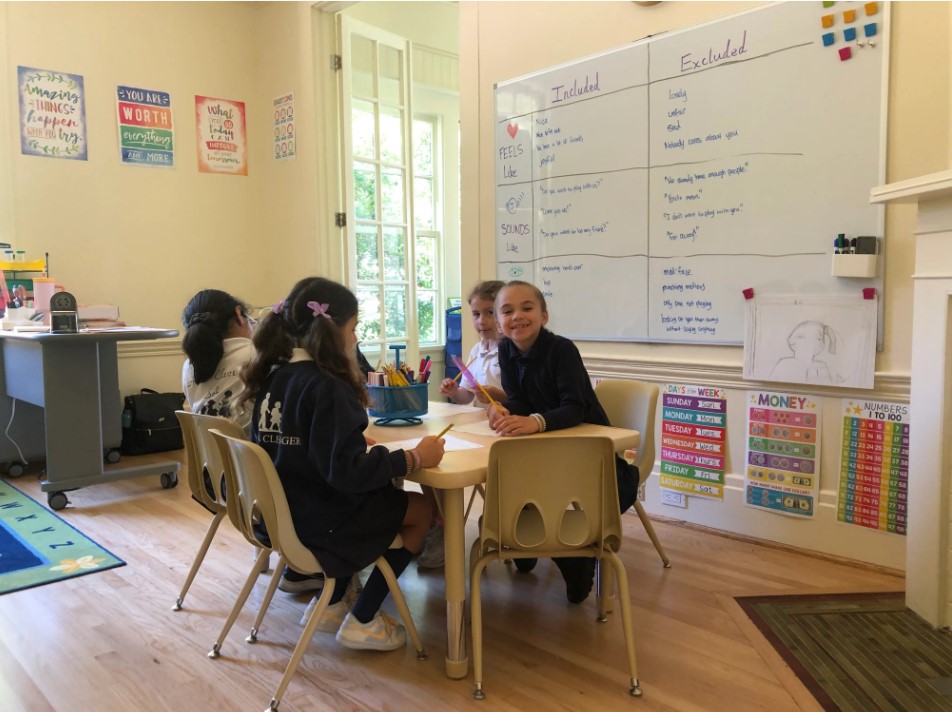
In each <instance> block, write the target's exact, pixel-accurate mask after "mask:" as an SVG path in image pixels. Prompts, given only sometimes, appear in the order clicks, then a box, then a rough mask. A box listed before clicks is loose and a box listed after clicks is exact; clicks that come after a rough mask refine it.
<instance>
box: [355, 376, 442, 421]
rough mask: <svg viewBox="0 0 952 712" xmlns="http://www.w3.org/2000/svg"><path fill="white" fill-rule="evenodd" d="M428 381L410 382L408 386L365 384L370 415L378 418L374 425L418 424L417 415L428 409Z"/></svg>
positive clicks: (424, 412)
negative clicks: (368, 393) (368, 394)
mask: <svg viewBox="0 0 952 712" xmlns="http://www.w3.org/2000/svg"><path fill="white" fill-rule="evenodd" d="M428 386H429V384H428V383H412V384H410V385H409V386H367V390H368V391H369V392H370V401H371V403H370V408H369V409H368V411H367V412H369V413H370V415H371V417H373V418H378V420H375V421H374V425H419V424H420V423H422V422H423V421H422V420H420V418H419V416H421V415H426V412H427V409H428V405H427V404H428V401H429V398H428V397H427V395H428V391H427V387H428Z"/></svg>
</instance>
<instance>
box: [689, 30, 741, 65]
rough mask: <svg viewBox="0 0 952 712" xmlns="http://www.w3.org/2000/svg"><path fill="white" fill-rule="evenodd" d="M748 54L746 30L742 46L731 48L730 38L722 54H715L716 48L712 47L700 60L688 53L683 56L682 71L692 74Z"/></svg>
mask: <svg viewBox="0 0 952 712" xmlns="http://www.w3.org/2000/svg"><path fill="white" fill-rule="evenodd" d="M746 52H747V30H744V34H743V36H742V37H741V40H740V44H739V45H735V46H734V47H731V39H730V38H728V40H727V44H726V45H724V49H723V51H721V52H715V51H714V48H713V47H711V48H709V49H708V50H707V56H702V57H701V58H700V59H695V57H696V55H694V54H692V53H691V52H688V53H687V54H682V55H681V71H682V72H692V71H694V70H695V69H703V68H704V67H712V66H714V65H715V64H718V63H719V62H723V61H724V60H725V59H731V58H732V57H739V56H740V55H742V54H745V53H746Z"/></svg>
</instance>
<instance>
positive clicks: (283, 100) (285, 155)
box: [273, 92, 296, 161]
mask: <svg viewBox="0 0 952 712" xmlns="http://www.w3.org/2000/svg"><path fill="white" fill-rule="evenodd" d="M273 111H274V158H275V160H276V161H286V160H288V159H289V158H294V156H295V153H296V151H295V146H294V143H295V141H294V92H289V93H287V94H285V95H284V96H279V97H277V98H276V99H274V101H273Z"/></svg>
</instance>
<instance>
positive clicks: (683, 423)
mask: <svg viewBox="0 0 952 712" xmlns="http://www.w3.org/2000/svg"><path fill="white" fill-rule="evenodd" d="M661 405H662V410H661V473H660V486H661V487H664V488H665V489H670V490H674V491H676V492H681V493H683V494H692V495H698V496H701V497H710V498H712V499H723V498H724V469H725V455H726V448H727V401H726V400H725V398H724V392H723V390H722V389H720V388H709V387H704V386H690V385H678V384H672V383H669V384H667V385H665V388H664V391H663V392H662V395H661Z"/></svg>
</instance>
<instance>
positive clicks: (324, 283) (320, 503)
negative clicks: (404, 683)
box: [242, 277, 443, 650]
mask: <svg viewBox="0 0 952 712" xmlns="http://www.w3.org/2000/svg"><path fill="white" fill-rule="evenodd" d="M356 329H357V298H356V297H355V296H354V295H353V293H351V291H350V290H348V289H347V288H346V287H344V286H343V285H341V284H337V283H336V282H332V281H331V280H328V279H323V278H320V277H310V278H307V279H303V280H301V281H300V282H298V283H297V284H296V285H294V287H293V288H292V289H291V292H290V293H289V294H288V296H287V297H286V298H285V299H284V300H282V301H281V302H279V303H278V304H275V305H274V307H272V309H271V313H270V314H266V315H265V317H264V319H263V320H262V322H261V326H260V327H259V328H258V330H257V331H256V332H255V335H254V347H255V352H256V355H255V357H254V359H253V360H252V361H251V362H250V363H249V364H248V365H247V366H246V367H245V369H244V370H243V371H242V380H243V381H244V383H245V392H244V394H243V395H242V399H243V400H245V401H249V402H250V401H251V400H252V399H253V401H254V409H253V416H252V420H251V435H252V439H253V440H254V441H255V442H257V443H259V444H260V445H261V446H262V447H263V448H264V449H265V450H266V451H267V452H268V454H269V455H270V456H271V459H272V460H273V461H274V465H275V469H276V470H277V472H278V475H279V477H280V478H281V483H282V485H283V486H284V491H285V493H286V495H287V498H288V505H289V507H290V509H291V519H292V521H293V522H294V528H295V530H296V532H297V535H298V537H299V538H300V540H301V541H302V542H303V543H304V545H305V546H307V547H308V548H309V549H311V550H312V551H313V552H314V555H315V556H316V557H317V560H318V561H320V562H321V567H322V568H323V569H324V573H325V574H326V575H327V576H331V577H334V578H335V579H337V581H336V585H335V588H334V595H333V596H332V598H331V601H330V605H329V606H328V608H327V610H326V611H325V612H324V615H323V618H322V619H321V621H320V622H319V623H318V627H317V629H318V630H320V631H325V632H336V633H337V640H338V641H339V642H340V643H341V644H342V645H344V646H345V647H349V648H356V649H366V650H396V649H398V648H402V647H403V646H404V645H405V644H406V630H405V629H404V628H403V626H401V625H398V624H397V623H396V622H395V621H393V620H392V619H391V618H390V617H389V616H387V615H386V614H384V613H383V612H382V611H381V610H380V605H381V603H383V600H384V599H385V598H386V596H387V593H388V592H389V588H388V587H387V582H386V580H385V579H384V577H383V574H382V573H381V572H380V571H379V570H378V569H376V568H375V569H374V570H373V572H372V573H371V574H370V577H369V578H368V579H367V583H366V585H365V586H364V588H363V590H362V591H361V592H360V594H359V596H358V597H357V600H356V602H355V603H354V604H353V608H352V609H351V608H350V605H349V603H348V600H347V599H346V598H345V597H344V593H345V592H346V590H347V587H348V584H349V582H350V579H351V578H352V576H353V575H354V574H355V573H356V572H358V571H360V570H361V569H363V568H364V567H366V566H368V565H370V564H371V563H373V562H374V560H375V559H376V558H377V557H379V556H380V555H381V554H383V555H384V556H385V557H386V559H387V561H388V563H389V564H390V566H391V567H392V568H393V572H394V574H396V575H397V576H399V575H400V573H401V572H402V571H403V570H404V569H405V568H406V566H407V564H409V563H410V559H411V557H412V556H413V553H414V552H416V551H418V550H419V549H420V547H421V546H422V545H423V539H424V537H425V536H426V533H427V530H428V529H429V525H430V520H431V518H432V509H431V507H430V503H429V501H428V500H426V499H425V498H424V497H423V495H421V494H420V493H418V492H405V491H403V490H401V489H397V488H396V487H395V486H394V485H393V482H392V480H393V479H394V478H396V477H404V476H406V475H407V474H409V473H411V472H413V471H414V470H417V469H419V468H421V467H433V466H435V465H437V464H439V462H440V460H441V459H442V458H443V440H441V439H437V438H435V437H433V436H428V437H425V438H423V439H422V440H421V441H420V442H419V443H418V444H417V446H416V447H415V448H413V449H412V450H395V451H393V452H390V451H388V450H387V448H385V447H383V446H377V447H371V448H369V449H368V445H373V443H372V442H368V440H367V439H366V438H365V436H364V430H365V429H366V428H367V424H368V421H367V411H366V407H367V404H368V396H367V390H366V387H365V386H364V381H365V376H364V375H363V374H361V373H360V372H359V371H358V367H357V359H356V353H357V350H356V347H357V335H356ZM398 533H399V534H400V535H401V537H402V539H403V547H404V548H401V549H390V548H389V546H390V544H391V542H393V540H394V538H395V537H396V535H397V534H398ZM306 615H307V614H305V616H306Z"/></svg>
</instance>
